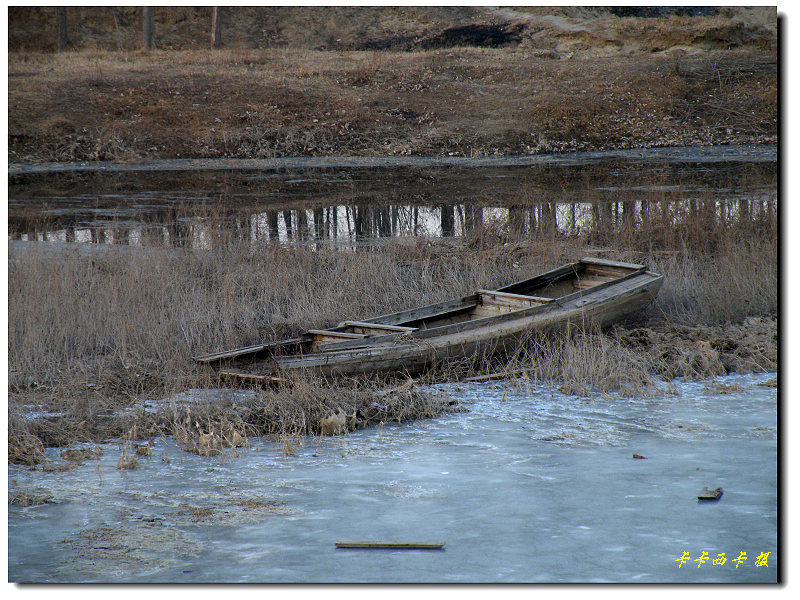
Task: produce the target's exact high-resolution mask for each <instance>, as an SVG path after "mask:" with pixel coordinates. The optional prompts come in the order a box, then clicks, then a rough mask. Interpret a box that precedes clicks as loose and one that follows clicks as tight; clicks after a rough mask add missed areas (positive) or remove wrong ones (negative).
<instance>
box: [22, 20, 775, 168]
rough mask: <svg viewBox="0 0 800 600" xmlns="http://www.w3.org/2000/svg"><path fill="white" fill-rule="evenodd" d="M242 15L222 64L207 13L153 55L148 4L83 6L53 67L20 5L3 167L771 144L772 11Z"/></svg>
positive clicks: (42, 26) (170, 31)
mask: <svg viewBox="0 0 800 600" xmlns="http://www.w3.org/2000/svg"><path fill="white" fill-rule="evenodd" d="M203 10H205V12H203ZM236 10H237V11H239V12H236V11H234V10H233V9H231V11H230V12H229V13H228V15H227V17H226V19H228V20H227V26H226V29H225V31H226V36H227V37H226V40H227V42H226V46H225V47H224V48H223V49H221V50H217V51H213V52H212V51H210V50H205V49H201V48H204V47H205V42H202V43H201V42H200V41H198V40H206V39H207V37H206V35H205V34H202V35H201V32H202V31H205V29H206V27H207V20H208V18H209V12H208V11H209V9H191V8H188V7H187V8H182V9H166V8H164V9H158V10H157V19H156V21H157V32H159V33H158V36H159V40H160V42H159V44H158V49H157V50H155V51H151V52H149V53H142V52H140V51H138V50H137V49H136V41H135V40H136V39H138V38H137V37H136V36H137V35H138V27H139V25H140V19H138V18H136V14H135V12H136V9H124V10H123V9H119V10H117V11H116V12H114V11H112V9H99V8H97V9H89V8H86V9H78V8H74V9H73V8H71V9H70V13H69V14H70V15H72V16H71V17H69V18H70V19H71V21H70V23H72V24H73V25H72V29H71V30H70V31H72V33H71V38H70V39H71V42H72V48H74V49H72V50H70V51H68V52H64V53H61V54H55V53H52V47H48V46H47V40H51V41H50V43H51V44H52V40H53V39H54V37H52V36H51V35H50V34H51V33H52V31H53V27H54V25H53V24H54V22H55V21H54V18H53V15H52V14H51V12H52V11H51V12H48V11H46V10H44V9H34V8H14V9H11V10H10V13H9V51H10V53H9V119H8V124H9V134H8V135H9V138H8V140H9V155H8V156H9V162H12V163H18V162H43V161H80V160H84V161H87V160H88V161H96V160H126V161H135V160H142V159H163V158H248V159H249V158H274V157H283V156H334V155H350V156H381V155H412V154H413V155H443V156H461V157H481V156H490V155H498V154H539V153H549V152H563V151H575V150H602V149H611V148H651V147H660V146H698V145H717V144H748V143H774V142H775V141H776V139H777V97H778V88H777V86H778V73H777V37H776V27H777V16H776V15H775V13H774V11H773V12H772V13H770V12H769V9H766V12H765V10H764V9H761V10H755V9H753V10H749V11H748V10H744V9H740V10H733V9H726V10H718V11H716V12H713V13H710V14H700V15H691V14H690V15H686V14H668V13H667V14H662V15H660V16H647V17H631V16H624V17H619V16H616V15H615V14H614V13H613V12H611V11H607V10H606V11H603V10H600V9H595V10H594V11H592V10H588V9H586V10H583V11H581V10H578V9H574V10H571V11H570V10H567V9H556V10H551V11H546V10H544V9H531V10H523V9H514V10H510V9H504V10H500V9H491V10H490V9H478V8H468V9H463V8H449V9H448V8H440V9H412V8H408V9H406V8H402V9H390V8H374V9H355V8H347V7H340V8H337V9H325V10H322V11H320V10H316V9H315V10H313V11H312V10H310V9H307V8H303V9H301V8H295V9H287V8H282V9H281V8H275V9H264V8H255V7H249V8H246V9H236ZM26 11H27V12H26ZM131 11H132V12H131ZM129 13H130V14H129ZM770 15H772V16H774V18H771V16H770ZM300 24H302V25H303V27H300ZM90 25H91V27H90ZM35 31H38V32H39V35H38V36H37V35H34V32H35ZM42 32H48V33H46V34H44V35H42ZM301 33H303V35H301ZM37 40H38V42H37ZM358 48H382V49H380V50H359V49H358Z"/></svg>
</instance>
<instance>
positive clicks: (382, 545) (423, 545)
mask: <svg viewBox="0 0 800 600" xmlns="http://www.w3.org/2000/svg"><path fill="white" fill-rule="evenodd" d="M336 547H337V548H359V549H386V548H390V549H394V550H441V549H442V548H444V542H371V541H367V542H357V541H353V542H336Z"/></svg>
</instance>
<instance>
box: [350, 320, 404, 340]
mask: <svg viewBox="0 0 800 600" xmlns="http://www.w3.org/2000/svg"><path fill="white" fill-rule="evenodd" d="M339 327H348V328H350V329H352V330H353V333H357V334H361V335H362V337H363V336H370V335H386V334H390V333H411V332H412V331H416V330H417V328H416V327H404V326H402V325H384V324H382V323H367V322H365V321H342V322H341V323H339Z"/></svg>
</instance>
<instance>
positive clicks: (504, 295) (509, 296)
mask: <svg viewBox="0 0 800 600" xmlns="http://www.w3.org/2000/svg"><path fill="white" fill-rule="evenodd" d="M478 295H479V296H480V297H481V300H483V298H484V297H485V296H490V297H492V298H505V299H507V300H519V301H524V302H526V303H528V304H532V303H534V302H537V303H540V304H541V303H546V302H552V301H553V299H552V298H543V297H541V296H527V295H523V294H511V293H509V292H498V291H497V290H478Z"/></svg>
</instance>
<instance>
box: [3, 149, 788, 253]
mask: <svg viewBox="0 0 800 600" xmlns="http://www.w3.org/2000/svg"><path fill="white" fill-rule="evenodd" d="M49 168H50V169H52V170H51V171H49V172H42V171H41V170H40V169H37V168H34V167H31V166H29V167H25V168H14V169H11V170H10V175H9V203H8V206H9V209H8V238H9V240H10V241H11V242H12V243H14V244H19V243H30V242H49V243H51V244H58V243H60V244H81V243H83V244H88V243H96V244H106V243H111V244H125V245H132V246H141V245H148V244H168V245H170V246H174V247H178V248H191V249H212V248H214V247H217V246H219V245H224V244H226V243H229V242H230V241H242V240H246V241H249V242H252V243H259V244H260V243H265V242H267V243H273V242H275V243H280V244H291V245H294V244H309V245H313V246H320V245H322V246H325V245H335V246H336V247H339V248H352V247H354V246H359V245H373V244H376V243H380V242H381V241H383V240H386V239H389V238H416V237H445V238H450V237H456V238H457V237H463V236H470V235H476V234H479V233H480V232H482V231H484V230H488V231H493V230H494V229H495V228H501V229H504V230H507V231H508V232H509V234H510V235H511V236H512V237H530V236H535V235H538V234H541V233H546V234H552V233H553V232H554V231H557V232H559V233H563V234H570V235H571V234H586V233H591V232H597V233H603V232H607V231H610V230H613V229H615V228H617V227H620V226H621V225H624V226H626V227H642V228H646V227H648V226H649V224H650V223H653V222H655V221H660V222H662V223H663V222H664V221H666V222H667V223H674V224H679V223H681V222H685V221H689V222H695V221H696V220H697V219H698V218H702V220H703V223H704V224H705V226H708V227H713V226H723V227H726V226H728V225H730V224H732V223H735V222H737V221H740V220H750V219H758V218H762V217H764V216H765V215H767V214H774V212H775V211H776V210H777V180H778V179H777V148H776V147H775V146H730V147H729V146H722V147H710V148H664V149H654V150H648V151H638V150H637V151H633V150H630V151H618V152H605V153H586V152H583V153H580V152H577V153H568V154H562V155H543V156H530V157H505V158H503V157H499V158H494V159H492V158H486V159H463V158H458V157H442V158H431V157H427V158H426V157H385V158H380V157H360V158H350V159H347V158H342V159H336V158H329V159H325V158H295V159H276V160H271V161H269V160H265V161H234V160H217V161H214V160H207V161H192V160H185V161H181V160H175V161H156V162H154V163H148V164H145V165H137V164H116V165H115V164H102V165H100V166H98V165H83V164H81V163H75V164H71V165H70V164H67V165H60V166H59V165H49Z"/></svg>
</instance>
